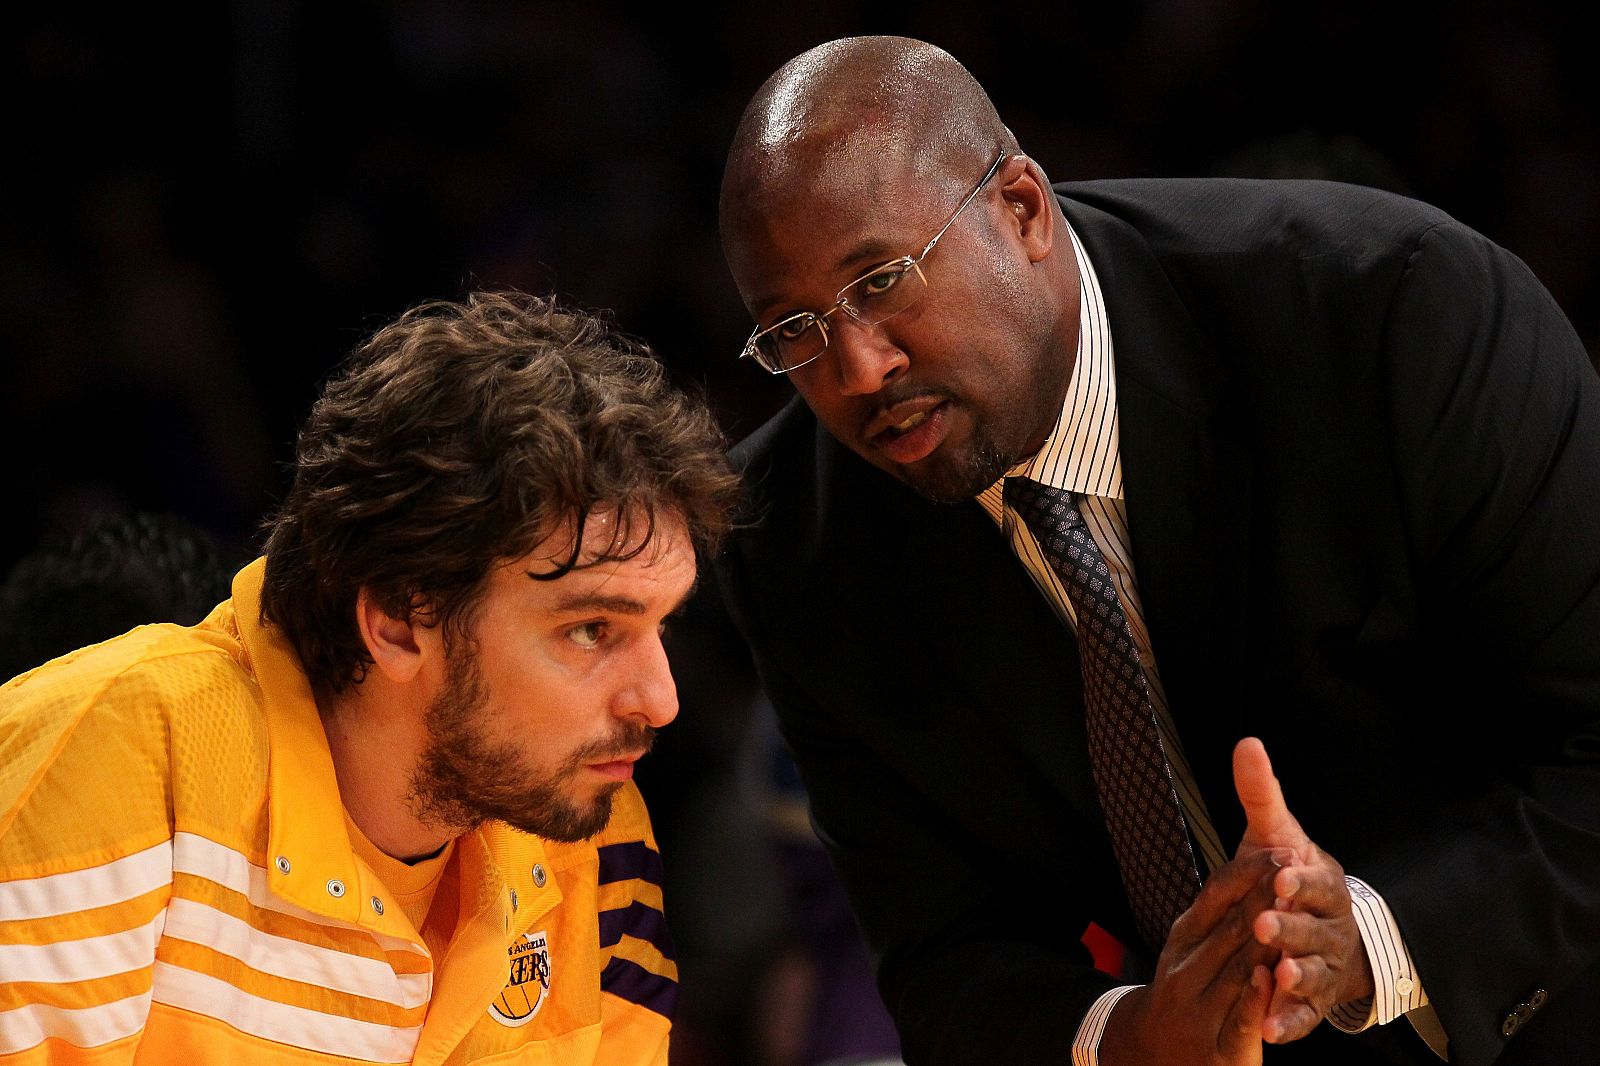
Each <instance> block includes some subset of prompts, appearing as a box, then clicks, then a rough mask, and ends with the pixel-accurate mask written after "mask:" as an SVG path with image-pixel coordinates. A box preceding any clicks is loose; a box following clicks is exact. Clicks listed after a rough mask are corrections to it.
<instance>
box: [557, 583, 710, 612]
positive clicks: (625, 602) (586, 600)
mask: <svg viewBox="0 0 1600 1066" xmlns="http://www.w3.org/2000/svg"><path fill="white" fill-rule="evenodd" d="M529 576H532V575H529ZM699 587H700V578H699V576H698V575H696V577H695V579H694V583H693V584H692V585H690V586H689V588H688V590H687V591H685V592H684V594H683V596H682V598H680V599H679V600H678V602H677V603H675V604H673V605H672V610H670V611H668V612H667V613H668V614H677V613H678V612H679V611H681V610H683V608H684V605H685V604H687V603H688V602H689V600H690V598H692V597H693V596H694V593H695V590H696V589H698V588H699ZM555 610H556V613H558V614H582V613H583V612H585V611H609V612H610V613H612V614H626V615H641V614H645V613H646V612H647V611H648V610H649V608H648V607H646V606H645V605H644V604H642V603H640V602H639V601H638V600H635V599H632V598H631V597H628V596H605V595H602V594H600V593H598V592H578V593H572V594H570V595H566V596H563V597H561V598H560V599H558V600H556V604H555Z"/></svg>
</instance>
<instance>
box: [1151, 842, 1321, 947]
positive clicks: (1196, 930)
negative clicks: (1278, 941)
mask: <svg viewBox="0 0 1600 1066" xmlns="http://www.w3.org/2000/svg"><path fill="white" fill-rule="evenodd" d="M1293 858H1294V853H1293V852H1290V851H1288V850H1279V851H1276V852H1274V851H1272V850H1267V851H1257V852H1253V853H1252V854H1250V855H1247V856H1245V857H1244V858H1240V859H1235V860H1234V861H1232V862H1228V863H1223V864H1222V866H1220V867H1218V868H1217V870H1216V871H1215V872H1214V873H1212V875H1211V876H1210V877H1209V878H1207V879H1206V882H1205V884H1204V885H1202V886H1201V887H1200V894H1199V895H1198V896H1196V897H1195V901H1194V903H1192V904H1190V906H1189V909H1188V910H1187V911H1184V912H1183V913H1182V914H1181V915H1179V916H1178V920H1177V921H1176V922H1174V923H1173V925H1172V931H1171V933H1169V934H1168V936H1167V943H1168V944H1169V945H1177V946H1178V947H1180V948H1181V949H1185V950H1187V949H1188V948H1190V947H1192V946H1193V945H1196V944H1199V943H1200V942H1202V941H1204V940H1206V939H1208V938H1210V937H1211V936H1212V935H1213V933H1214V932H1215V931H1216V930H1217V929H1218V927H1219V926H1221V925H1222V924H1223V923H1224V921H1225V920H1227V919H1228V918H1229V917H1230V915H1231V917H1232V918H1233V919H1234V920H1235V922H1237V920H1238V919H1239V918H1240V917H1241V915H1244V914H1245V912H1246V910H1248V911H1249V913H1248V916H1246V917H1244V923H1243V928H1240V929H1237V930H1235V932H1236V933H1237V934H1242V937H1248V936H1250V935H1251V932H1250V920H1251V919H1252V918H1253V917H1254V912H1255V911H1256V910H1265V909H1267V908H1268V907H1270V906H1271V905H1272V899H1273V898H1274V895H1275V889H1274V887H1273V884H1274V876H1275V875H1276V874H1277V873H1278V871H1279V869H1280V867H1281V866H1282V865H1283V864H1284V863H1286V862H1289V861H1291V860H1292V859H1293ZM1251 896H1254V897H1255V901H1256V903H1260V902H1261V901H1262V900H1263V899H1264V900H1265V903H1264V905H1261V906H1252V907H1251V908H1245V909H1241V908H1240V907H1239V904H1240V903H1241V902H1242V901H1243V900H1245V899H1246V898H1247V897H1251ZM1242 937H1241V936H1235V937H1234V938H1233V939H1234V940H1235V941H1236V943H1237V942H1242Z"/></svg>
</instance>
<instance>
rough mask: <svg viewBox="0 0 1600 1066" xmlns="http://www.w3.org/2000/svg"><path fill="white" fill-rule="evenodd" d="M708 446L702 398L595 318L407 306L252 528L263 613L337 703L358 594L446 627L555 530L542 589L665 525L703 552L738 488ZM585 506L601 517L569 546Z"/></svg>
mask: <svg viewBox="0 0 1600 1066" xmlns="http://www.w3.org/2000/svg"><path fill="white" fill-rule="evenodd" d="M726 444H727V442H726V440H725V439H724V437H723V435H722V433H721V431H720V430H719V429H718V428H717V424H716V421H715V420H714V418H713V417H712V414H711V412H710V410H709V408H708V407H707V406H706V405H705V403H704V402H703V400H702V399H700V398H699V397H696V396H691V395H689V394H686V393H684V392H682V391H680V390H678V389H676V388H674V387H673V386H672V385H671V384H670V383H669V382H668V380H667V376H666V373H665V371H664V369H663V368H662V366H661V364H660V362H659V361H657V359H656V358H655V357H654V356H653V355H652V353H651V352H650V350H649V348H648V347H646V346H645V345H644V344H643V343H642V342H640V341H637V340H635V339H633V338H630V337H627V336H625V335H623V334H622V333H620V332H618V331H617V330H616V329H615V328H614V326H613V325H612V324H611V323H610V322H609V321H608V320H606V319H604V318H602V317H599V316H597V315H593V314H590V313H588V312H585V311H580V310H576V309H572V308H567V307H562V306H559V305H558V304H557V303H556V302H555V301H554V300H553V299H544V298H540V297H536V296H531V295H528V294H526V293H520V292H480V293H473V294H471V295H469V296H467V297H466V299H465V300H464V301H463V302H460V303H454V302H449V301H443V300H439V301H430V302H428V303H424V304H421V305H419V306H416V307H414V308H412V309H410V310H408V311H406V312H405V313H404V314H403V315H401V316H400V317H399V318H398V319H397V320H395V321H394V322H392V323H391V324H389V325H388V326H385V327H384V328H383V329H381V330H379V331H378V332H377V333H375V334H373V335H372V336H371V337H370V338H369V339H368V340H367V341H366V342H365V343H363V344H362V345H360V346H359V347H358V348H357V349H356V350H355V351H354V352H353V353H352V354H351V356H350V358H349V360H348V361H347V363H346V364H345V365H344V367H343V368H342V369H341V370H340V371H338V372H337V373H336V374H335V376H334V377H333V378H332V379H331V380H330V381H329V382H328V383H327V385H326V386H325V388H324V390H323V393H322V397H321V399H319V400H318V401H317V402H316V404H315V406H313V408H312V410H311V414H310V417H309V418H308V419H307V421H306V424H305V426H304V427H303V428H302V430H301V432H300V436H299V441H298V445H297V448H296V456H295V468H294V482H293V485H292V487H291V488H290V490H289V493H288V495H287V497H286V498H285V500H284V503H283V506H282V507H281V509H280V510H279V511H278V513H277V514H276V515H275V516H274V517H272V518H271V519H269V520H268V522H267V533H268V536H267V543H266V579H265V585H264V587H263V589H262V599H261V614H262V617H263V619H264V620H267V621H270V622H272V623H273V624H275V625H277V626H279V627H280V628H281V629H282V630H283V631H284V632H285V633H286V634H287V635H288V637H289V639H290V640H291V641H292V642H293V644H294V646H295V649H296V650H297V651H298V652H299V655H300V661H301V664H302V665H303V667H304V668H305V671H306V674H307V676H308V677H309V678H310V681H311V683H312V686H313V688H314V689H316V690H317V691H319V692H339V691H341V690H343V689H344V687H345V686H346V685H349V684H359V683H360V681H361V680H362V678H363V677H364V676H365V674H366V669H367V667H368V666H369V665H370V664H371V662H372V659H371V657H370V655H369V654H368V653H367V649H366V646H365V644H364V643H363V642H362V639H361V635H360V632H359V631H358V629H357V627H356V616H355V605H356V596H357V594H358V593H359V592H360V590H362V589H366V590H367V592H368V594H369V595H370V596H371V597H372V598H373V600H374V602H375V603H376V604H377V605H378V606H380V607H381V608H382V609H383V610H384V611H385V612H387V613H389V614H391V615H393V616H394V617H397V618H406V619H411V618H415V617H419V616H421V617H423V618H425V619H426V620H427V622H428V624H444V625H446V626H448V627H451V629H450V630H449V631H451V632H455V633H460V632H462V630H463V627H464V625H465V623H466V621H467V620H468V619H469V618H470V617H471V613H472V610H473V608H474V607H475V606H476V605H477V603H478V602H479V600H480V598H481V596H482V593H483V588H484V585H485V582H486V580H487V578H488V575H489V573H490V571H491V570H492V569H493V567H494V566H495V565H496V564H497V563H501V562H503V561H506V560H509V559H515V558H518V557H520V556H522V555H525V554H527V553H528V552H529V551H531V550H533V548H534V547H535V546H536V545H538V544H539V543H540V542H542V541H543V540H545V539H546V538H547V537H549V536H551V535H552V534H553V533H554V532H556V531H557V530H560V529H563V528H567V524H568V523H573V525H572V527H571V528H574V529H575V530H577V533H576V534H575V537H574V543H573V545H572V550H571V555H570V557H569V558H568V559H567V561H566V562H565V563H564V564H562V565H561V566H559V567H557V569H556V570H555V571H554V572H552V573H550V574H549V575H546V576H548V577H559V576H560V575H561V574H563V573H566V572H567V571H568V570H571V569H573V568H574V567H577V566H579V565H583V566H590V565H594V563H596V562H602V561H607V560H617V559H622V558H627V557H631V556H633V555H636V554H638V553H639V552H640V551H642V550H643V549H644V547H645V546H647V545H648V543H649V541H650V539H651V536H652V535H653V533H654V530H655V525H656V520H657V518H658V516H660V515H663V514H666V515H670V516H672V517H675V518H677V519H679V520H681V521H682V522H683V523H684V525H685V527H686V528H687V530H688V533H689V536H690V539H691V541H692V542H693V544H694V546H695V548H696V550H697V551H698V552H699V553H700V554H701V556H702V557H704V556H705V555H706V554H708V553H710V552H712V551H714V550H715V548H716V546H717V545H718V543H719V542H720V540H721V538H722V537H723V535H724V534H725V533H726V532H727V530H728V527H729V523H730V515H731V511H732V508H733V505H734V503H735V501H736V498H737V493H738V479H737V476H736V475H735V474H734V473H733V472H732V470H731V468H730V467H729V466H728V463H727V460H726V459H725V457H724V451H725V448H726ZM596 509H614V510H615V512H616V514H617V515H618V516H619V520H618V521H617V522H616V523H614V524H613V529H614V535H613V536H612V538H611V541H610V543H609V544H606V545H601V546H596V545H590V546H588V548H587V550H584V548H583V545H582V544H581V538H582V531H583V528H584V524H583V520H584V518H585V517H586V516H587V515H588V514H590V513H591V512H592V511H595V510H596ZM641 522H642V523H644V528H643V534H644V535H643V536H642V537H639V536H636V533H637V532H638V529H639V527H638V526H637V523H641ZM630 525H632V526H634V528H633V529H632V530H630V528H629V527H630ZM580 556H582V557H583V558H584V561H583V562H581V563H580Z"/></svg>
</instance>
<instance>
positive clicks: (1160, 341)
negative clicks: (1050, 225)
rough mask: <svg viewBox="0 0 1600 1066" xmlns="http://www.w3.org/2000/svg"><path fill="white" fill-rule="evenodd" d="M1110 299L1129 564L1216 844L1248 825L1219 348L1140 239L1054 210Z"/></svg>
mask: <svg viewBox="0 0 1600 1066" xmlns="http://www.w3.org/2000/svg"><path fill="white" fill-rule="evenodd" d="M1063 206H1064V207H1066V209H1067V213H1068V215H1069V217H1070V218H1071V219H1072V224H1073V227H1074V229H1076V230H1077V232H1078V236H1079V238H1080V239H1081V240H1082V241H1083V243H1084V246H1085V248H1086V250H1087V251H1088V254H1089V257H1090V260H1091V261H1092V262H1093V264H1094V267H1095V273H1096V275H1097V276H1098V278H1099V280H1100V285H1101V289H1102V291H1103V292H1104V295H1105V301H1106V313H1107V317H1108V319H1109V322H1110V326H1111V335H1112V341H1113V344H1114V350H1115V359H1116V377H1117V401H1118V409H1119V417H1120V422H1121V429H1122V465H1123V474H1124V487H1125V494H1126V498H1127V508H1128V529H1129V536H1130V537H1131V538H1132V541H1133V546H1132V547H1133V560H1134V569H1135V574H1136V577H1137V581H1138V586H1139V596H1140V599H1141V601H1142V602H1143V605H1144V609H1145V616H1146V620H1147V621H1148V623H1149V626H1150V639H1151V645H1152V647H1153V649H1154V651H1155V656H1156V663H1157V665H1158V667H1159V668H1160V671H1161V678H1162V681H1163V683H1164V685H1165V687H1166V690H1167V696H1168V700H1169V703H1170V705H1171V709H1172V716H1173V720H1174V721H1175V723H1176V724H1177V727H1178V732H1179V734H1180V735H1181V737H1182V740H1183V745H1184V750H1185V752H1186V753H1187V754H1188V756H1189V762H1190V765H1191V766H1192V767H1193V769H1194V771H1195V776H1196V777H1197V778H1198V780H1199V783H1200V786H1201V790H1202V792H1203V793H1204V794H1205V795H1206V797H1207V802H1208V806H1209V807H1210V808H1211V815H1212V818H1213V820H1214V822H1215V823H1216V825H1217V830H1218V832H1219V833H1220V834H1221V835H1222V840H1223V843H1224V845H1225V846H1229V845H1231V842H1233V841H1236V840H1237V839H1238V835H1239V833H1240V832H1241V831H1242V829H1243V823H1242V820H1241V818H1240V816H1239V809H1238V802H1237V800H1236V799H1235V798H1234V792H1233V785H1232V758H1231V754H1232V748H1233V744H1234V743H1235V741H1236V740H1237V739H1238V737H1239V735H1240V720H1241V715H1240V711H1241V708H1240V700H1241V698H1242V695H1241V694H1242V692H1243V691H1244V690H1245V688H1246V686H1244V685H1242V684H1241V683H1240V682H1239V680H1238V679H1239V678H1240V677H1241V676H1242V671H1243V670H1244V669H1245V667H1246V666H1247V655H1246V654H1245V648H1246V641H1247V640H1248V631H1247V629H1246V627H1245V624H1244V622H1245V614H1244V605H1245V603H1246V599H1247V597H1246V584H1247V580H1248V576H1249V526H1248V517H1247V516H1248V510H1249V509H1248V504H1249V499H1250V481H1251V459H1250V455H1249V452H1248V450H1247V449H1246V448H1244V447H1243V444H1242V441H1241V440H1240V439H1239V436H1238V434H1239V432H1240V428H1239V426H1240V424H1239V422H1238V421H1237V420H1236V419H1233V420H1230V418H1229V414H1228V402H1229V401H1228V397H1229V388H1228V386H1229V382H1228V380H1227V375H1226V373H1225V371H1224V370H1223V364H1222V363H1221V361H1220V360H1219V359H1218V358H1217V353H1215V352H1213V351H1211V350H1210V349H1209V347H1208V346H1207V344H1206V342H1205V341H1204V340H1203V339H1202V338H1201V336H1200V335H1199V333H1198V332H1197V330H1196V329H1195V326H1194V322H1193V320H1192V319H1191V317H1190V316H1189V313H1188V311H1187V309H1186V308H1185V307H1184V305H1183V304H1182V302H1181V301H1180V300H1179V298H1178V295H1177V294H1176V293H1175V292H1174V291H1173V289H1172V287H1171V284H1170V282H1169V281H1168V279H1167V276H1166V274H1165V273H1164V272H1163V270H1162V269H1161V267H1160V265H1159V264H1158V263H1157V262H1156V261H1155V259H1154V258H1153V256H1152V255H1151V253H1150V251H1149V249H1148V247H1147V245H1146V244H1145V243H1144V241H1143V239H1142V238H1141V237H1139V236H1138V235H1137V234H1136V233H1135V232H1134V231H1133V230H1131V229H1130V228H1128V227H1127V226H1126V225H1125V224H1124V223H1122V222H1120V221H1118V220H1116V219H1113V218H1112V217H1111V216H1109V215H1106V214H1104V213H1102V212H1099V211H1096V210H1094V209H1093V208H1088V207H1085V206H1083V205H1081V204H1074V203H1070V202H1065V201H1064V202H1063Z"/></svg>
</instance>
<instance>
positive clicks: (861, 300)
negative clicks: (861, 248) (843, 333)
mask: <svg viewBox="0 0 1600 1066" xmlns="http://www.w3.org/2000/svg"><path fill="white" fill-rule="evenodd" d="M927 287H928V282H927V279H926V278H924V277H923V276H922V270H921V268H919V267H918V266H917V264H916V261H915V260H913V259H909V258H907V259H896V260H894V261H893V262H891V263H885V264H883V265H882V266H880V267H878V268H876V269H874V270H872V271H871V272H869V273H868V274H866V275H864V276H863V277H861V278H859V279H858V280H856V281H855V282H853V283H852V284H851V285H850V290H849V292H850V295H849V297H848V298H849V301H850V306H851V307H852V308H853V309H854V310H855V312H856V317H857V318H859V319H860V320H861V321H863V322H867V323H873V322H882V321H883V320H884V319H886V318H889V317H890V316H892V315H898V314H899V313H900V312H901V311H904V310H905V309H906V308H908V307H910V306H911V305H912V304H914V303H916V302H917V297H919V296H921V295H922V291H923V290H924V289H926V288H927Z"/></svg>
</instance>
